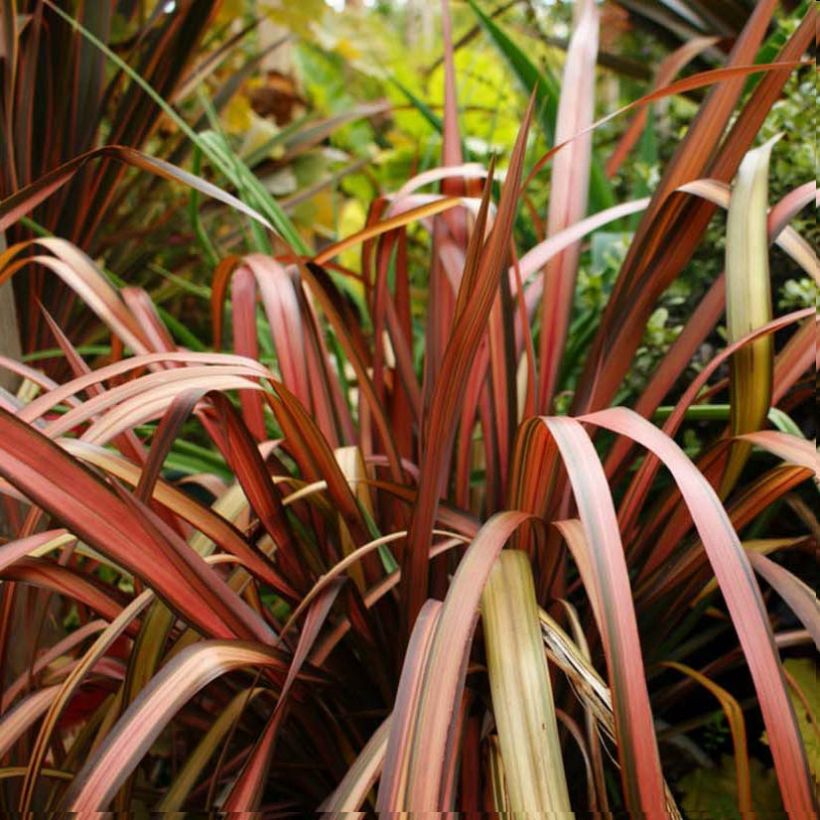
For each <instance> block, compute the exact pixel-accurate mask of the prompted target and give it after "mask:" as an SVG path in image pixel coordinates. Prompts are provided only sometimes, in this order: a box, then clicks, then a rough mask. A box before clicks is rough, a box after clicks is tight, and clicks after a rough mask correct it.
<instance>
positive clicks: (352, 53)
mask: <svg viewBox="0 0 820 820" xmlns="http://www.w3.org/2000/svg"><path fill="white" fill-rule="evenodd" d="M336 51H337V53H338V54H339V55H340V56H342V57H344V58H345V60H355V59H356V58H357V57H359V56H361V52H360V51H359V49H357V48H356V46H354V45H353V43H351V42H350V40H348V39H347V38H346V37H342V38H341V39H339V40H338V41H337V42H336Z"/></svg>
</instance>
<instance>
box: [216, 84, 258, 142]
mask: <svg viewBox="0 0 820 820" xmlns="http://www.w3.org/2000/svg"><path fill="white" fill-rule="evenodd" d="M252 116H253V111H252V110H251V104H250V102H249V101H248V98H247V97H245V96H244V95H242V94H234V95H233V96H232V97H231V99H230V101H229V102H228V104H227V105H226V106H225V110H224V112H223V114H222V122H223V124H224V126H225V130H226V131H227V132H228V133H229V134H241V133H244V132H245V131H247V130H248V129H249V128H250V127H251V119H252Z"/></svg>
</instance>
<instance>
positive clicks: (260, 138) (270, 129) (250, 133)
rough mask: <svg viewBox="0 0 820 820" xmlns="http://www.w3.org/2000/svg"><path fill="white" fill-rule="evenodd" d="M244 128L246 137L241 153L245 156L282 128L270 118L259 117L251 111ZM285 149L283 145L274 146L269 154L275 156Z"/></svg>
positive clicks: (268, 140)
mask: <svg viewBox="0 0 820 820" xmlns="http://www.w3.org/2000/svg"><path fill="white" fill-rule="evenodd" d="M243 130H244V133H245V139H244V140H243V141H242V147H241V148H240V150H239V153H240V154H241V155H242V156H243V157H245V156H247V155H248V154H250V153H252V152H253V151H256V150H257V149H258V148H261V147H262V146H263V145H265V144H266V143H268V142H270V141H271V140H272V139H273V137H275V136H276V135H277V134H278V133H279V130H280V129H279V128H277V127H276V125H274V124H273V123H272V122H271V121H270V120H266V119H264V118H263V117H259V116H257V115H256V114H254V113H253V112H252V111H251V115H250V117H249V120H248V126H247V128H245V129H243ZM283 151H284V148H283V147H282V146H281V145H279V146H274V148H271V150H270V151H268V156H269V157H271V158H275V157H276V155H277V154H279V155H281V154H282V152H283Z"/></svg>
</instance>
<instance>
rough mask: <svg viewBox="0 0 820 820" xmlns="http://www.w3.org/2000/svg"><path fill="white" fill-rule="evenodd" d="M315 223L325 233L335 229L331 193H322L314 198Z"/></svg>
mask: <svg viewBox="0 0 820 820" xmlns="http://www.w3.org/2000/svg"><path fill="white" fill-rule="evenodd" d="M313 209H314V210H313V221H314V223H315V227H316V228H317V229H321V230H322V231H323V232H325V231H331V230H332V229H333V217H334V207H333V195H332V194H331V193H330V191H320V192H319V193H318V194H316V196H314V197H313Z"/></svg>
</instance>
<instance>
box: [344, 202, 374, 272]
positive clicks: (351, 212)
mask: <svg viewBox="0 0 820 820" xmlns="http://www.w3.org/2000/svg"><path fill="white" fill-rule="evenodd" d="M366 220H367V212H366V211H365V208H364V205H363V204H362V202H361V200H358V199H349V200H348V201H347V202H345V204H344V205H343V206H342V210H341V213H340V214H339V227H338V235H339V238H340V239H342V238H344V237H345V236H350V235H351V234H354V233H356V232H357V231H360V230H361V229H362V228H363V227H364V225H365V222H366ZM361 261H362V258H361V247H359V246H356V247H352V248H348V249H347V250H344V251H342V252H341V253H340V254H339V264H340V265H344V266H345V267H346V268H350V270H354V271H356V272H357V273H361V270H362V265H361Z"/></svg>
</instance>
